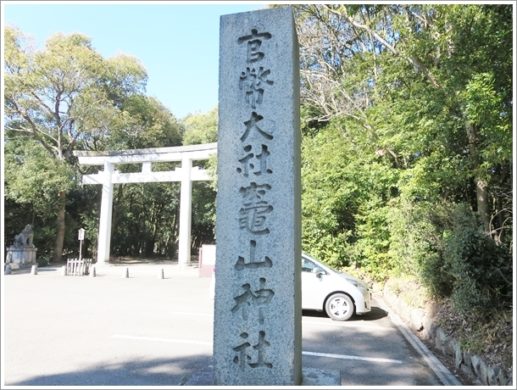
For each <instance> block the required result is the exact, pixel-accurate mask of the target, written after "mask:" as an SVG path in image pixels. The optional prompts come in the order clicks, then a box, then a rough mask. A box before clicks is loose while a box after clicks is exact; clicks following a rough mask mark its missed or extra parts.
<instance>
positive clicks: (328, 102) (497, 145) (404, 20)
mask: <svg viewBox="0 0 517 390" xmlns="http://www.w3.org/2000/svg"><path fill="white" fill-rule="evenodd" d="M511 11H512V9H511V7H510V6H508V5H420V4H418V5H417V4H414V5H342V4H339V5H337V4H333V5H299V6H297V7H296V20H297V28H298V36H299V39H300V43H301V49H300V53H301V66H302V99H303V100H302V102H303V108H302V113H303V117H302V124H303V126H304V127H303V132H304V135H305V137H306V138H307V137H308V138H310V139H314V141H307V140H304V143H306V144H307V145H310V148H308V149H305V148H304V156H303V158H304V160H305V161H306V162H307V164H309V163H311V164H312V162H317V163H318V165H317V167H318V169H320V170H319V171H314V173H312V172H309V171H308V173H307V174H304V180H305V181H306V182H307V183H308V184H307V185H305V184H304V193H303V207H304V217H305V218H306V219H305V221H307V220H310V222H308V223H307V222H304V225H312V224H314V223H315V222H316V221H318V215H319V214H324V215H326V217H325V218H323V219H324V220H328V221H329V222H330V221H339V220H340V219H342V218H343V217H344V216H346V215H350V217H346V219H347V220H349V221H352V222H353V223H352V224H347V225H346V228H344V227H339V225H337V226H338V228H337V229H336V228H334V227H333V226H334V225H333V223H330V225H329V227H328V228H326V229H320V230H318V231H317V232H319V233H318V234H319V235H318V236H316V237H319V238H318V239H316V240H314V242H313V244H312V245H314V247H315V248H319V247H320V246H321V245H324V243H325V242H326V241H328V242H329V244H328V247H333V249H332V253H334V254H333V255H332V256H334V257H335V253H340V252H343V251H345V252H346V253H348V255H349V258H352V259H353V258H355V259H356V262H357V263H358V264H363V265H365V266H368V267H371V269H372V270H375V271H379V272H380V273H382V272H387V271H389V270H393V271H397V270H398V272H400V271H402V270H403V271H404V272H409V273H412V274H416V275H418V274H419V273H421V272H423V268H425V264H419V262H418V261H413V260H416V259H422V258H426V259H428V261H429V263H433V264H439V263H440V262H441V261H442V260H444V257H443V253H444V250H446V246H447V245H449V244H450V243H448V242H446V241H444V240H443V237H442V236H441V234H442V233H444V232H445V231H446V230H447V229H449V227H448V226H450V221H449V220H450V218H451V217H450V215H449V213H448V212H447V210H448V209H455V207H456V205H460V204H464V203H465V204H468V205H470V207H471V208H472V210H473V211H475V212H476V214H477V215H478V217H479V221H480V223H481V227H482V229H483V230H484V231H485V234H489V235H490V236H491V238H492V239H493V241H494V242H495V243H496V244H497V245H500V246H502V247H504V248H505V250H506V252H507V253H510V252H511V247H512V239H511V237H510V236H511V234H512V230H511V229H512V227H511V224H510V221H511V220H512V211H511V209H512V206H511V204H512V200H511V196H510V194H511V193H512V190H511V189H512V184H511V170H512V157H511V145H512V142H511V137H512V135H511V121H512V100H511V90H512V87H511V85H512V84H511V77H510V76H511V74H512V57H511V55H510V53H511V51H512V39H511V34H512V12H511ZM336 128H338V129H339V132H337V133H336ZM324 133H328V134H329V136H325V135H323V134H324ZM330 135H332V136H330ZM338 136H340V137H344V140H345V141H341V139H339V138H338V139H336V138H337V137H338ZM326 137H327V141H326V142H332V147H327V146H326V145H325V144H324V143H320V142H317V140H318V139H320V138H321V139H325V138H326ZM329 148H330V149H331V150H327V149H329ZM334 156H338V157H334ZM324 160H328V161H334V164H332V165H331V166H332V168H330V167H329V166H327V165H325V164H323V162H324ZM318 161H319V162H318ZM322 164H323V165H322ZM304 168H305V166H304ZM307 168H308V169H315V167H313V166H312V165H307ZM316 172H318V173H316ZM365 172H371V173H372V175H374V176H373V178H371V179H369V177H368V175H366V174H365ZM318 174H321V175H323V176H328V177H329V178H332V177H336V176H337V177H340V176H341V177H342V179H340V180H335V182H334V183H332V182H330V180H327V182H325V179H315V180H313V181H312V182H311V181H310V180H312V178H311V176H313V177H314V176H317V175H318ZM318 181H319V182H323V183H321V184H317V183H318ZM317 185H319V186H320V187H321V188H322V190H321V194H320V196H321V199H322V200H321V205H322V206H325V204H329V205H331V204H333V203H335V201H336V197H337V195H338V194H341V193H346V191H344V190H343V189H342V188H341V187H348V191H351V190H353V189H355V188H367V189H368V190H367V191H358V192H356V193H355V196H356V198H354V202H353V203H351V202H348V203H345V204H346V207H344V208H341V209H340V208H336V207H322V208H318V207H313V203H314V202H313V201H312V197H313V194H314V193H316V192H317V191H318V190H317V189H315V188H313V187H316V186H317ZM415 218H428V220H429V223H423V222H422V221H420V222H418V221H415V220H414V219H415ZM404 229H413V230H412V231H411V232H410V233H408V232H407V230H406V231H405V234H404ZM340 235H343V237H346V239H345V240H338V241H335V240H337V237H340ZM458 237H459V236H458ZM308 240H309V241H310V237H309V238H308ZM333 240H334V241H333ZM401 240H402V242H401ZM408 240H409V241H410V242H412V244H411V245H404V244H405V243H406V242H407V241H408ZM309 241H304V242H305V243H307V242H309ZM482 248H488V246H486V247H482ZM309 249H312V248H306V250H309ZM410 250H412V252H411V253H409V251H410ZM457 253H465V252H457ZM329 256H330V255H329ZM354 256H355V257H354ZM328 259H329V260H331V258H328ZM408 259H411V261H410V262H407V260H408ZM408 265H411V266H408ZM382 270H385V271H382Z"/></svg>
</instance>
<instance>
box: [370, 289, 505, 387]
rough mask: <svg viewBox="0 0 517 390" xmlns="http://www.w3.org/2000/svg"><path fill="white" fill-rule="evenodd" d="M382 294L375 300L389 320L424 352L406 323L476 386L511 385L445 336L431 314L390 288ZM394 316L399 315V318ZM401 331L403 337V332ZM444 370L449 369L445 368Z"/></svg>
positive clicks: (503, 372) (500, 374)
mask: <svg viewBox="0 0 517 390" xmlns="http://www.w3.org/2000/svg"><path fill="white" fill-rule="evenodd" d="M382 294H383V296H382V298H379V297H378V299H379V300H380V301H382V303H383V304H384V305H385V306H386V307H390V308H391V309H390V310H387V311H388V312H389V313H390V317H392V318H394V317H396V318H397V319H398V321H399V322H400V323H401V324H402V326H403V327H404V329H405V331H406V333H407V335H408V337H412V338H413V339H414V340H418V342H419V343H420V344H421V345H422V346H423V347H424V348H425V349H427V347H426V346H425V345H424V344H423V343H422V342H421V341H420V339H418V337H416V336H415V335H414V333H413V332H412V331H411V329H410V328H409V327H408V326H407V325H406V323H408V324H410V326H411V328H412V329H413V330H414V331H416V332H421V334H422V336H423V338H424V339H426V340H429V341H430V342H431V343H432V344H434V345H435V346H436V348H437V349H438V350H440V351H441V352H442V353H443V354H444V355H447V356H450V357H451V358H452V359H454V365H455V367H456V368H457V369H459V370H461V371H462V373H463V374H465V375H466V376H467V377H469V378H471V379H472V381H473V382H475V383H476V384H477V385H489V386H511V385H513V377H512V375H511V374H510V375H507V374H506V373H505V371H504V370H502V369H501V368H500V367H491V366H489V365H488V364H487V363H486V362H485V361H484V360H483V359H482V358H481V357H480V356H477V355H473V354H471V353H470V352H468V351H466V350H464V349H462V347H461V345H460V343H459V342H458V341H457V340H456V339H454V338H452V337H450V336H449V335H447V334H446V332H445V331H444V330H443V329H442V328H441V327H440V326H438V325H436V324H435V323H434V322H433V318H432V313H426V312H425V311H424V310H423V309H415V308H412V307H410V306H408V305H406V304H405V303H404V302H402V300H400V299H399V298H398V296H397V295H396V294H394V293H393V292H392V291H389V289H386V288H385V289H383V291H382ZM396 313H398V315H397V314H396ZM399 316H401V317H403V319H404V320H405V321H406V322H404V321H402V320H401V319H400V317H399ZM397 319H395V320H394V323H395V322H396V321H397ZM399 329H401V328H399ZM401 332H402V333H403V334H404V336H405V337H406V334H405V333H404V331H403V330H402V329H401ZM406 338H407V337H406ZM408 341H409V340H408ZM440 364H441V363H440ZM431 367H432V366H431ZM447 371H449V370H448V369H447ZM449 373H450V371H449ZM451 375H452V374H451ZM440 380H441V378H440Z"/></svg>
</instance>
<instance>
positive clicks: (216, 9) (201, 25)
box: [2, 2, 266, 118]
mask: <svg viewBox="0 0 517 390" xmlns="http://www.w3.org/2000/svg"><path fill="white" fill-rule="evenodd" d="M265 4H266V3H260V2H231V3H230V2H226V3H215V4H214V3H212V4H209V3H201V4H200V2H190V3H187V2H184V3H183V4H178V3H173V2H156V3H154V4H153V3H152V4H149V3H147V4H146V3H143V2H126V3H124V2H120V3H109V4H105V3H104V4H102V3H101V2H96V3H94V2H90V3H89V4H85V3H82V4H81V3H74V2H59V3H44V2H32V3H24V2H18V3H16V2H2V6H3V12H2V15H3V18H4V20H3V22H4V23H2V24H3V25H6V24H7V25H9V26H14V27H17V28H19V29H20V30H21V31H23V32H24V33H25V34H27V35H29V36H30V37H32V38H33V39H34V45H35V46H36V47H37V48H43V46H44V43H45V41H46V40H47V38H49V37H50V36H52V35H53V34H55V33H59V32H61V33H74V32H79V33H82V34H85V35H87V36H88V37H90V38H91V40H92V44H93V46H94V48H95V49H96V50H97V51H98V52H99V53H100V54H102V55H103V56H104V57H112V56H114V55H117V54H121V53H124V54H128V55H131V56H134V57H136V58H138V59H139V60H140V61H141V63H142V65H143V66H144V67H145V69H146V70H147V74H148V76H149V81H148V84H147V93H148V94H149V95H150V96H154V97H156V98H157V99H158V100H160V101H161V102H162V103H163V104H164V105H165V106H166V107H167V108H168V109H169V110H171V112H172V113H173V114H174V116H176V117H177V118H183V117H184V116H185V115H187V114H188V113H201V112H206V111H209V110H210V109H212V108H214V107H215V106H216V105H217V85H218V60H219V59H218V56H219V16H220V15H224V14H230V13H235V12H245V11H251V10H256V9H261V8H264V7H265Z"/></svg>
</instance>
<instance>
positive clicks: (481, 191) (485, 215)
mask: <svg viewBox="0 0 517 390" xmlns="http://www.w3.org/2000/svg"><path fill="white" fill-rule="evenodd" d="M474 180H475V181H476V203H477V208H478V214H479V218H480V219H481V222H482V223H483V228H484V229H485V232H489V231H490V215H489V211H488V189H487V187H488V183H487V182H486V180H483V179H481V178H479V177H476V178H475V179H474Z"/></svg>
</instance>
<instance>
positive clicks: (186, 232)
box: [74, 143, 217, 265]
mask: <svg viewBox="0 0 517 390" xmlns="http://www.w3.org/2000/svg"><path fill="white" fill-rule="evenodd" d="M215 154H217V143H212V144H203V145H189V146H174V147H168V148H152V149H134V150H120V151H112V152H87V151H75V152H74V155H75V156H77V157H78V158H79V164H80V165H102V166H104V170H103V171H101V172H99V173H96V174H91V175H84V176H83V179H82V183H83V184H102V200H101V215H100V221H99V236H98V246H97V265H103V264H104V265H105V264H108V262H109V257H110V241H111V214H112V208H113V184H122V183H151V182H172V181H179V182H181V191H180V223H179V250H178V264H180V265H189V264H190V244H191V222H192V181H202V180H212V178H211V177H210V175H209V174H208V173H207V172H206V170H204V169H201V168H199V167H193V166H192V161H194V160H207V159H208V158H210V156H212V155H215ZM171 161H181V166H180V167H178V168H176V169H174V170H173V171H153V170H152V163H154V162H171ZM139 163H141V164H142V171H141V172H135V173H122V172H119V171H117V170H116V165H117V164H139Z"/></svg>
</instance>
